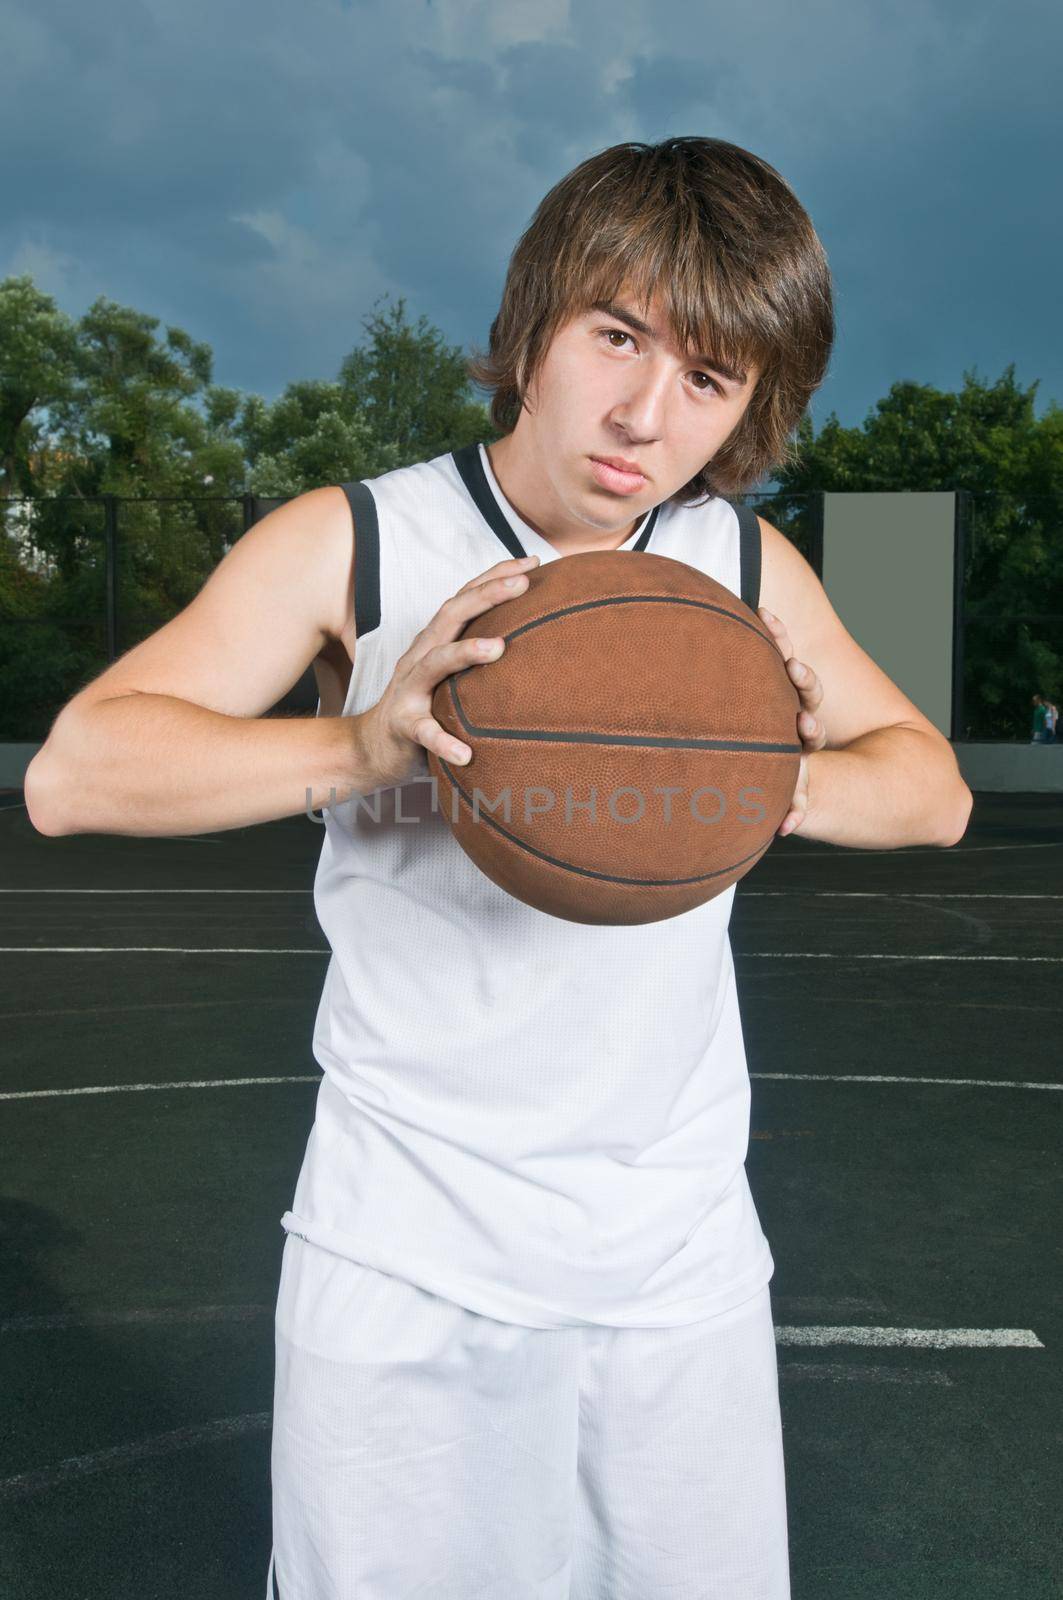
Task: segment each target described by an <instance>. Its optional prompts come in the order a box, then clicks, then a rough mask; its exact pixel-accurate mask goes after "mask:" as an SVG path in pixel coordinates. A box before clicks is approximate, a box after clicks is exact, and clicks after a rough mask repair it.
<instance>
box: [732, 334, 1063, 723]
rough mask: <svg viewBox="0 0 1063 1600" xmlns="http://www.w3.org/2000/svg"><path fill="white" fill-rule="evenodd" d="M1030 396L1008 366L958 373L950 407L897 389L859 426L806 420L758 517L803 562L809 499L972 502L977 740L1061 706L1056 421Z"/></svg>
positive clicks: (1059, 421)
mask: <svg viewBox="0 0 1063 1600" xmlns="http://www.w3.org/2000/svg"><path fill="white" fill-rule="evenodd" d="M1037 387H1038V385H1037V383H1036V382H1034V383H1033V384H1031V385H1030V387H1029V388H1028V389H1024V388H1022V387H1021V386H1020V385H1019V384H1018V383H1016V380H1015V369H1014V364H1009V366H1008V367H1007V368H1006V369H1005V371H1004V373H1003V375H1002V376H1001V377H1000V378H999V379H997V381H996V382H995V383H993V384H988V383H985V382H982V381H981V380H980V379H979V378H978V376H977V373H976V372H974V371H969V372H965V373H964V380H963V387H962V389H961V390H960V391H959V393H957V394H951V393H943V392H942V391H940V390H938V389H935V388H933V387H931V386H930V385H928V384H918V383H911V382H898V383H895V384H893V385H892V386H891V388H890V390H889V393H888V394H887V395H886V396H885V398H884V399H882V400H879V401H878V402H877V404H876V406H875V407H874V409H873V410H872V411H871V412H870V413H869V415H868V416H867V418H866V419H865V421H864V423H863V424H862V426H859V427H853V428H844V427H842V425H841V423H840V422H839V421H838V419H837V416H836V415H835V414H834V413H833V412H832V413H831V414H830V416H829V417H828V419H827V421H826V422H825V423H824V424H823V427H822V428H821V429H820V431H819V433H818V435H817V434H814V432H813V428H812V424H811V420H810V418H809V417H808V416H807V415H806V417H805V418H804V419H803V421H802V425H801V427H800V429H799V432H798V445H799V450H800V458H799V460H798V461H797V462H795V463H794V464H793V465H792V466H788V467H786V468H783V469H781V470H780V472H779V474H778V476H777V479H776V482H777V483H778V485H779V488H778V491H777V492H776V493H775V494H773V495H772V496H770V497H769V498H768V499H767V500H763V501H761V502H760V503H759V504H758V508H757V509H758V510H760V511H761V512H762V513H763V514H764V515H765V516H767V517H769V518H770V519H771V520H773V521H774V520H778V526H780V527H785V529H786V531H787V532H788V533H790V534H791V536H792V537H795V543H797V544H798V545H799V547H801V548H802V549H804V551H805V553H806V554H807V553H808V547H807V543H806V538H807V527H806V524H805V511H806V508H807V506H808V504H809V499H810V496H811V494H812V493H813V492H814V491H816V490H823V491H849V492H853V491H862V492H869V491H884V490H895V491H896V490H909V491H915V490H920V491H927V490H957V489H965V490H967V491H969V493H970V496H971V499H970V502H969V508H970V523H969V529H968V533H969V537H968V548H967V560H966V566H965V572H964V590H965V608H966V614H967V625H966V628H965V634H964V669H965V671H964V676H965V691H964V724H965V727H966V728H967V729H968V730H969V733H970V736H971V737H976V738H988V739H1009V738H1017V739H1025V738H1027V737H1028V728H1029V719H1030V698H1031V695H1032V693H1033V692H1034V691H1035V690H1037V691H1040V692H1041V693H1044V694H1047V695H1048V696H1050V698H1052V699H1053V700H1055V701H1057V703H1058V700H1059V697H1060V695H1061V693H1063V620H1061V619H1063V410H1061V409H1060V407H1059V406H1057V405H1055V404H1053V405H1051V406H1049V407H1048V409H1047V410H1046V412H1045V414H1044V416H1043V417H1041V418H1040V419H1038V418H1037V417H1036V415H1035V413H1034V398H1035V395H1036V391H1037ZM773 511H774V512H775V513H776V514H777V518H776V516H773ZM795 527H796V536H795V534H794V529H795ZM913 576H915V575H913ZM1053 617H1054V618H1055V620H1052V619H1053Z"/></svg>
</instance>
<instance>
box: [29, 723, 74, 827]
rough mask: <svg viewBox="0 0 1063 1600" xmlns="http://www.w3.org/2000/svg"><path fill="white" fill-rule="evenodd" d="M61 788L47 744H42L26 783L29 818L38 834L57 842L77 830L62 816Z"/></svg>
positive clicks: (30, 766)
mask: <svg viewBox="0 0 1063 1600" xmlns="http://www.w3.org/2000/svg"><path fill="white" fill-rule="evenodd" d="M58 789H59V785H58V784H57V782H56V774H55V771H54V765H53V763H52V761H51V757H50V754H49V753H48V747H47V745H42V746H41V748H40V749H39V750H38V751H37V754H36V755H35V756H34V757H33V760H32V761H31V762H30V764H29V766H28V767H27V768H26V776H25V777H24V778H23V780H22V793H23V798H24V800H25V802H26V815H27V816H28V817H29V819H30V821H31V822H32V824H33V826H34V827H35V828H36V830H37V832H38V833H42V834H44V835H45V837H46V838H49V839H56V838H59V837H61V836H62V835H63V834H65V833H70V832H72V831H73V830H72V829H71V828H69V827H68V826H67V825H66V823H65V821H64V820H63V819H62V817H61V815H60V806H59V793H58Z"/></svg>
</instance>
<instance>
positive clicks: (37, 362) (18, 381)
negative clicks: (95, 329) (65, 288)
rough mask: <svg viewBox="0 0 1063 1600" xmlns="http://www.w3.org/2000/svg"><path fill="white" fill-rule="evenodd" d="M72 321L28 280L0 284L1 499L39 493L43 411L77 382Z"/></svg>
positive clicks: (14, 280)
mask: <svg viewBox="0 0 1063 1600" xmlns="http://www.w3.org/2000/svg"><path fill="white" fill-rule="evenodd" d="M76 354H77V332H76V329H75V327H74V324H73V322H72V321H71V320H70V318H69V317H68V316H66V315H65V313H64V312H62V311H60V310H59V308H58V307H57V306H56V303H55V301H54V300H53V299H52V297H51V295H47V294H44V293H43V292H42V291H41V290H40V289H38V288H37V287H36V285H35V284H34V282H33V279H32V278H30V277H21V278H5V279H4V280H3V281H2V282H0V495H5V496H12V497H14V496H20V495H32V494H33V493H34V492H40V487H39V485H38V484H36V483H35V482H34V472H33V462H34V457H35V456H36V457H39V455H40V452H41V450H42V446H43V443H44V416H43V411H44V408H46V407H48V406H52V405H56V404H57V403H59V402H60V401H62V400H65V399H66V398H68V397H69V395H70V394H71V392H72V389H73V385H74V381H75V362H76Z"/></svg>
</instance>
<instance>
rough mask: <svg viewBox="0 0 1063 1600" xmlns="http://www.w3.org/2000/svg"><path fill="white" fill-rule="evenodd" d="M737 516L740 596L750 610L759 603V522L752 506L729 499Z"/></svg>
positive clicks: (753, 609)
mask: <svg viewBox="0 0 1063 1600" xmlns="http://www.w3.org/2000/svg"><path fill="white" fill-rule="evenodd" d="M728 504H729V505H731V506H733V507H734V511H735V515H736V516H737V518H738V553H739V567H740V570H741V573H742V578H741V587H740V598H741V599H743V600H744V601H745V603H746V605H747V606H748V607H749V609H750V611H755V610H756V609H757V607H758V605H759V604H760V523H759V522H758V521H757V513H756V512H755V511H754V509H753V507H752V506H745V505H740V504H736V503H735V501H733V500H730V501H728Z"/></svg>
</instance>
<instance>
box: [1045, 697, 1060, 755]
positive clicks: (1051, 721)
mask: <svg viewBox="0 0 1063 1600" xmlns="http://www.w3.org/2000/svg"><path fill="white" fill-rule="evenodd" d="M1058 726H1059V707H1058V706H1057V705H1056V704H1055V702H1054V701H1052V700H1046V701H1045V743H1046V744H1055V742H1056V729H1057V728H1058Z"/></svg>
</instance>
